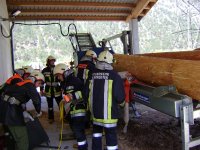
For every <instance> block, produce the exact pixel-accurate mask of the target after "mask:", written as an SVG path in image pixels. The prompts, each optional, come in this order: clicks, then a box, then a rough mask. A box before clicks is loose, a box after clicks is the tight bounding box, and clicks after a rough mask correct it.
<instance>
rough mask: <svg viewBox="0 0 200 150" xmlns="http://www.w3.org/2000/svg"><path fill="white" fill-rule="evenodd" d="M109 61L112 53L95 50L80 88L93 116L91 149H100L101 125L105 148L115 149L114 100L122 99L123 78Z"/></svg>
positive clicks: (121, 100) (116, 108)
mask: <svg viewBox="0 0 200 150" xmlns="http://www.w3.org/2000/svg"><path fill="white" fill-rule="evenodd" d="M112 63H113V55H112V54H111V53H110V52H109V51H103V52H101V53H100V54H99V56H98V58H97V64H96V69H95V70H94V71H93V72H92V73H91V74H90V75H89V77H88V80H87V83H86V88H85V90H86V91H85V92H84V93H86V98H87V99H88V102H89V109H90V111H91V114H92V120H93V138H92V149H93V150H102V141H101V140H102V132H103V129H104V131H105V137H106V145H107V150H117V149H118V145H117V134H116V127H117V122H118V104H123V103H124V99H125V92H124V86H123V81H122V79H121V77H120V76H119V75H118V74H117V72H115V71H114V70H113V67H112V66H111V64H112Z"/></svg>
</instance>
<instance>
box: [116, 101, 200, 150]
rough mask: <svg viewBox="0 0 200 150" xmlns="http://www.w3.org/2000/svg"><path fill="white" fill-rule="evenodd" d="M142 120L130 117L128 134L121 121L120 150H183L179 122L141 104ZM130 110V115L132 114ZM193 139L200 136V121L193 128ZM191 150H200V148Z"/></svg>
mask: <svg viewBox="0 0 200 150" xmlns="http://www.w3.org/2000/svg"><path fill="white" fill-rule="evenodd" d="M136 107H137V109H138V111H139V112H140V114H141V115H142V116H141V117H140V118H133V117H130V121H129V125H128V132H127V134H124V133H122V129H123V125H124V123H123V120H122V119H120V120H119V124H118V139H119V149H120V150H181V149H182V141H181V127H180V123H179V120H178V119H176V118H173V117H170V116H168V115H165V114H163V113H160V112H158V111H156V110H154V109H151V108H149V107H146V106H144V105H141V104H136ZM131 113H132V112H131V110H130V114H131ZM190 128H191V134H192V137H196V136H198V135H200V121H199V120H197V121H196V122H195V125H193V126H191V127H190ZM190 150H200V146H196V147H194V148H191V149H190Z"/></svg>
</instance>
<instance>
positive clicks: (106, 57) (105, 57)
mask: <svg viewBox="0 0 200 150" xmlns="http://www.w3.org/2000/svg"><path fill="white" fill-rule="evenodd" d="M97 60H98V61H103V62H106V63H109V64H112V63H113V55H112V54H111V53H110V52H109V51H107V50H105V51H102V52H101V53H100V54H99V56H98V58H97Z"/></svg>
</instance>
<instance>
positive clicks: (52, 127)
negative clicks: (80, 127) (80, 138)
mask: <svg viewBox="0 0 200 150" xmlns="http://www.w3.org/2000/svg"><path fill="white" fill-rule="evenodd" d="M33 108H34V107H33V105H32V101H29V102H28V103H27V109H28V110H31V111H32V110H33ZM47 110H48V107H47V102H46V98H45V97H42V113H43V114H42V116H41V117H40V118H39V120H40V122H41V124H42V126H43V128H44V129H45V131H46V132H47V134H48V136H49V139H50V146H58V145H59V135H60V129H61V122H60V121H59V109H58V106H57V104H56V102H55V101H54V111H55V113H54V115H55V122H54V123H52V124H49V123H48V119H47ZM63 133H64V134H70V133H72V131H71V129H70V127H69V125H68V124H64V128H63ZM87 141H88V145H89V147H88V150H91V141H92V140H91V134H88V135H87ZM73 144H76V140H68V141H62V144H61V150H65V149H68V150H73V149H75V148H73ZM42 145H45V144H42ZM47 149H53V148H42V147H38V148H35V149H34V150H47Z"/></svg>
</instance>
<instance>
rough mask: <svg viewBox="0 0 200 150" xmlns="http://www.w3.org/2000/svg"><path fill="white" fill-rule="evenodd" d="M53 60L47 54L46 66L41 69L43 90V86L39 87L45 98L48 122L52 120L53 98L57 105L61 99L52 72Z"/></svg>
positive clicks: (58, 85)
mask: <svg viewBox="0 0 200 150" xmlns="http://www.w3.org/2000/svg"><path fill="white" fill-rule="evenodd" d="M55 61H56V59H55V57H53V56H49V57H48V58H47V64H46V65H47V67H46V68H44V69H43V70H42V74H43V75H44V77H45V90H43V87H42V88H41V93H42V94H41V95H45V96H46V98H47V103H48V119H49V123H53V122H54V110H53V99H54V98H55V100H56V102H57V104H58V105H59V103H60V101H61V100H62V94H61V87H60V84H59V81H58V79H57V78H56V77H55V76H54V74H53V69H54V67H55V65H54V63H55Z"/></svg>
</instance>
